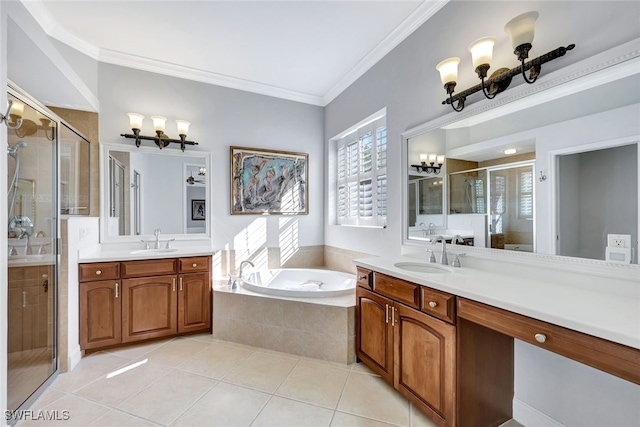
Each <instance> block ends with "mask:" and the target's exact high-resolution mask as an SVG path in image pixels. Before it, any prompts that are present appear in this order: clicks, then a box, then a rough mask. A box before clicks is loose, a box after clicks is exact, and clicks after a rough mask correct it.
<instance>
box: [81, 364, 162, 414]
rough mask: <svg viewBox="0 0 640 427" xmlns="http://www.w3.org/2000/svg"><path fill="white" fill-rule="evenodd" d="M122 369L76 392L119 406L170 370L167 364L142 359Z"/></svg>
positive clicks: (106, 403)
mask: <svg viewBox="0 0 640 427" xmlns="http://www.w3.org/2000/svg"><path fill="white" fill-rule="evenodd" d="M138 364H139V365H138ZM136 365H137V366H136ZM120 369H121V370H122V372H117V371H114V372H112V373H111V375H105V376H103V377H102V378H100V379H99V380H97V381H94V382H92V383H91V384H89V385H87V386H85V387H83V388H81V389H80V390H78V391H76V394H77V395H80V396H83V397H86V398H88V399H91V400H95V401H97V402H100V403H103V404H105V405H111V406H118V405H119V404H120V403H122V402H124V401H125V400H127V399H128V398H130V397H131V396H133V395H135V394H137V393H138V392H140V391H141V390H142V389H144V388H145V387H147V386H148V385H149V384H151V383H152V382H154V381H156V380H157V379H158V378H161V377H162V376H164V375H165V374H167V373H168V372H169V368H167V367H166V366H163V365H158V364H155V363H150V362H146V363H142V361H141V362H134V361H131V362H130V363H129V364H128V365H126V366H124V367H122V368H120ZM113 374H115V375H113Z"/></svg>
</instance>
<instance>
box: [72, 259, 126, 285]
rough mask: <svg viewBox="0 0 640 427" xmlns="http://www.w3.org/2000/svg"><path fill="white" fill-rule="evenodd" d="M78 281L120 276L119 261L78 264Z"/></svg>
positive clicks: (108, 278)
mask: <svg viewBox="0 0 640 427" xmlns="http://www.w3.org/2000/svg"><path fill="white" fill-rule="evenodd" d="M78 268H79V274H80V277H79V281H81V282H90V281H95V280H112V279H119V278H120V263H119V262H100V263H95V264H79V265H78Z"/></svg>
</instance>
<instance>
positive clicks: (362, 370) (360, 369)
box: [351, 362, 378, 375]
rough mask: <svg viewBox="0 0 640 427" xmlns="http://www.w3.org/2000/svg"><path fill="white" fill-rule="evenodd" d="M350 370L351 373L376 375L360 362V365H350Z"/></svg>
mask: <svg viewBox="0 0 640 427" xmlns="http://www.w3.org/2000/svg"><path fill="white" fill-rule="evenodd" d="M351 366H352V368H351V370H352V371H353V372H359V373H361V374H369V375H378V374H376V373H375V372H373V371H372V370H371V369H370V368H369V367H368V366H367V365H365V364H364V363H362V362H360V363H354V364H353V365H351Z"/></svg>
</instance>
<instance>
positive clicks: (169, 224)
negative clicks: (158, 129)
mask: <svg viewBox="0 0 640 427" xmlns="http://www.w3.org/2000/svg"><path fill="white" fill-rule="evenodd" d="M105 158H106V165H105V167H106V173H104V182H105V185H106V188H105V192H104V196H105V199H106V200H104V204H105V206H106V207H107V209H108V212H107V215H106V217H107V226H106V227H107V230H106V233H107V235H108V236H112V237H114V236H137V235H151V234H153V232H154V230H155V229H160V230H161V232H162V234H205V233H206V232H207V226H206V224H207V221H206V216H204V217H203V216H202V215H194V213H193V212H192V210H193V209H194V206H195V205H197V208H198V209H200V211H204V212H206V206H207V203H208V200H207V199H208V197H207V191H206V189H207V179H206V168H207V162H206V157H204V155H199V154H193V155H182V154H181V153H180V154H175V155H174V154H165V153H164V152H163V153H150V152H148V151H143V150H140V149H138V150H135V151H128V150H126V149H113V148H111V149H108V150H107V155H106V156H105ZM194 201H196V202H197V203H196V204H195V205H194ZM200 213H202V212H200Z"/></svg>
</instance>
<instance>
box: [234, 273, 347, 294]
mask: <svg viewBox="0 0 640 427" xmlns="http://www.w3.org/2000/svg"><path fill="white" fill-rule="evenodd" d="M242 287H244V288H245V289H247V290H250V291H253V292H258V293H261V294H267V295H277V296H282V297H293V298H327V297H337V296H343V295H350V294H352V293H353V292H354V290H355V287H356V278H355V275H353V274H348V273H342V272H340V271H333V270H320V269H312V268H283V269H277V270H263V271H258V272H254V273H251V274H250V275H248V276H247V278H246V279H245V280H244V281H243V282H242Z"/></svg>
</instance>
